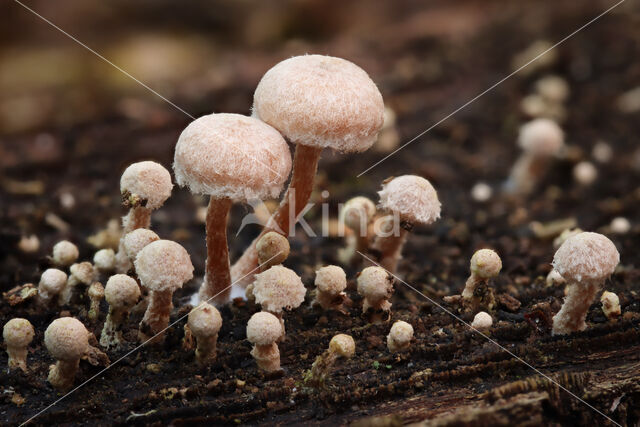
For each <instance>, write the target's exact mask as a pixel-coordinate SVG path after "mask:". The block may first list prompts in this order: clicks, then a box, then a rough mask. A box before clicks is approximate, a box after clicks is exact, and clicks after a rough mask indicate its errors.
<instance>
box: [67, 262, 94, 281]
mask: <svg viewBox="0 0 640 427" xmlns="http://www.w3.org/2000/svg"><path fill="white" fill-rule="evenodd" d="M69 271H70V272H71V274H72V275H74V276H76V278H77V279H78V280H79V281H80V282H82V283H84V284H85V285H90V284H91V283H93V280H94V279H95V277H96V271H95V270H94V268H93V264H91V263H90V262H88V261H84V262H81V263H78V264H73V265H72V266H71V267H70V268H69Z"/></svg>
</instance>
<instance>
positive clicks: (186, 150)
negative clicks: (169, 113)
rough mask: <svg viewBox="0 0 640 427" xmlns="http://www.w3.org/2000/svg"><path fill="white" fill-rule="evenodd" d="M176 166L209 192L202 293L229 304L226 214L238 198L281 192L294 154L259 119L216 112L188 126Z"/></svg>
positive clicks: (180, 177) (193, 186)
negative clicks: (205, 259) (205, 261)
mask: <svg viewBox="0 0 640 427" xmlns="http://www.w3.org/2000/svg"><path fill="white" fill-rule="evenodd" d="M173 170H174V172H175V175H176V180H177V182H178V184H179V185H180V186H183V187H184V186H187V187H189V189H190V190H191V192H192V193H195V194H203V195H208V196H210V197H209V207H208V210H207V218H206V231H207V263H206V268H205V275H204V280H203V283H202V287H201V288H200V293H199V294H200V299H201V300H205V301H209V300H211V299H213V301H214V302H215V303H216V304H224V303H225V302H227V301H228V299H229V295H230V293H231V289H230V288H231V273H230V271H229V249H228V247H227V217H228V216H229V209H230V208H231V204H232V202H234V201H238V202H249V201H251V200H255V199H259V200H263V199H266V198H269V197H277V196H278V195H279V194H280V192H281V191H282V186H283V185H284V183H285V181H286V179H287V177H288V176H289V171H290V170H291V155H290V153H289V147H288V146H287V143H286V142H285V140H284V139H283V138H282V136H281V135H280V134H279V133H278V132H277V131H276V130H275V129H273V128H272V127H271V126H269V125H266V124H265V123H263V122H261V121H260V120H257V119H254V118H251V117H246V116H242V115H239V114H211V115H208V116H203V117H200V118H199V119H197V120H195V121H193V122H191V123H190V124H189V126H187V127H186V129H185V130H184V131H182V134H181V135H180V138H179V139H178V143H177V144H176V149H175V156H174V162H173Z"/></svg>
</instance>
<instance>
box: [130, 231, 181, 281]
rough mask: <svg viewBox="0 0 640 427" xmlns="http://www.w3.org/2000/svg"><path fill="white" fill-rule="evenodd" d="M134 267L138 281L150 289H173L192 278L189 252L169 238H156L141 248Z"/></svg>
mask: <svg viewBox="0 0 640 427" xmlns="http://www.w3.org/2000/svg"><path fill="white" fill-rule="evenodd" d="M135 267H136V273H137V274H138V278H139V279H140V283H142V285H143V286H144V287H145V288H147V289H149V290H152V291H166V290H174V291H175V290H176V289H178V288H181V287H182V285H183V284H184V283H186V282H188V281H189V280H191V279H192V278H193V264H191V258H190V257H189V254H188V253H187V251H186V250H185V248H183V247H182V246H180V245H179V244H178V243H176V242H172V241H171V240H156V241H155V242H152V243H149V244H148V245H147V246H145V247H144V248H142V250H141V251H140V252H139V253H138V256H137V257H136V260H135Z"/></svg>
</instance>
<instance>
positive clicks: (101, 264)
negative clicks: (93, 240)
mask: <svg viewBox="0 0 640 427" xmlns="http://www.w3.org/2000/svg"><path fill="white" fill-rule="evenodd" d="M93 265H94V266H95V267H96V268H97V269H98V271H99V272H100V273H111V272H112V271H113V270H115V268H116V253H115V252H114V251H113V249H100V250H99V251H98V252H96V253H95V254H94V255H93Z"/></svg>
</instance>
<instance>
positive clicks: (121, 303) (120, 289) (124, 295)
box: [100, 274, 140, 349]
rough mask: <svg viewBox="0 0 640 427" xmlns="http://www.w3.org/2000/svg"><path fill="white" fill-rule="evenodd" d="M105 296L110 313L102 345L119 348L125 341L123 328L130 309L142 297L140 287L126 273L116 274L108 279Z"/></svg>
mask: <svg viewBox="0 0 640 427" xmlns="http://www.w3.org/2000/svg"><path fill="white" fill-rule="evenodd" d="M104 296H105V299H106V300H107V304H109V313H108V314H107V319H106V320H105V322H104V326H103V328H102V334H100V345H101V346H102V347H104V348H106V349H118V348H120V347H121V346H122V345H123V344H124V343H125V340H124V338H123V336H122V329H123V328H124V326H125V323H126V321H127V317H128V316H129V311H130V310H131V308H132V307H133V306H134V305H135V304H136V303H137V302H138V299H140V287H139V286H138V283H137V282H136V281H135V280H134V279H133V278H131V277H129V276H127V275H126V274H115V275H113V276H111V277H110V278H109V280H107V285H106V287H105V288H104Z"/></svg>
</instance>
